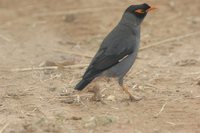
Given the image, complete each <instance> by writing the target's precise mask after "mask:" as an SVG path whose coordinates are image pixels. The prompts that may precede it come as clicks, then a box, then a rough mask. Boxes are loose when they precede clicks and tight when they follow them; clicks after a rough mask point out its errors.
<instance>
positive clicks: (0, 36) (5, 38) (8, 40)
mask: <svg viewBox="0 0 200 133" xmlns="http://www.w3.org/2000/svg"><path fill="white" fill-rule="evenodd" d="M0 38H2V39H3V40H5V41H7V42H11V40H10V39H9V38H7V37H5V36H3V35H1V34H0Z"/></svg>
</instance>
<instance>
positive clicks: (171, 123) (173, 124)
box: [166, 121, 176, 126]
mask: <svg viewBox="0 0 200 133" xmlns="http://www.w3.org/2000/svg"><path fill="white" fill-rule="evenodd" d="M166 123H167V124H170V125H172V126H175V125H176V124H175V123H173V122H169V121H166Z"/></svg>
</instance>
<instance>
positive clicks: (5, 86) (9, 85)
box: [0, 84, 17, 87]
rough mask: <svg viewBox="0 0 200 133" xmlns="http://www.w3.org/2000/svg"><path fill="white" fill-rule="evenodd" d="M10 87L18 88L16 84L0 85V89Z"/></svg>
mask: <svg viewBox="0 0 200 133" xmlns="http://www.w3.org/2000/svg"><path fill="white" fill-rule="evenodd" d="M9 86H17V85H16V84H9V85H0V87H9Z"/></svg>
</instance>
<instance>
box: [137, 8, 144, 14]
mask: <svg viewBox="0 0 200 133" xmlns="http://www.w3.org/2000/svg"><path fill="white" fill-rule="evenodd" d="M135 12H136V13H140V14H143V13H145V12H144V10H142V9H137V10H135Z"/></svg>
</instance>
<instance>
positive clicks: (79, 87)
mask: <svg viewBox="0 0 200 133" xmlns="http://www.w3.org/2000/svg"><path fill="white" fill-rule="evenodd" d="M92 80H93V79H82V80H81V81H80V82H79V83H78V84H77V85H76V87H75V88H74V89H75V90H79V91H81V90H83V89H84V88H85V87H86V86H87V85H88V84H89V83H90V82H91V81H92Z"/></svg>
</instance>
